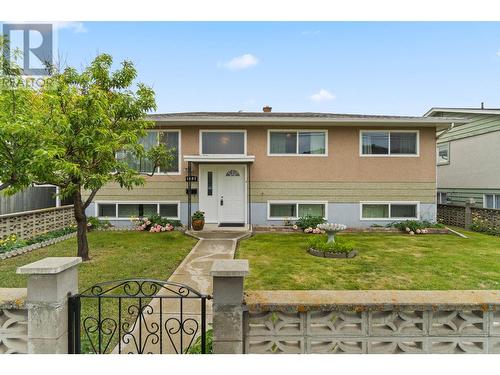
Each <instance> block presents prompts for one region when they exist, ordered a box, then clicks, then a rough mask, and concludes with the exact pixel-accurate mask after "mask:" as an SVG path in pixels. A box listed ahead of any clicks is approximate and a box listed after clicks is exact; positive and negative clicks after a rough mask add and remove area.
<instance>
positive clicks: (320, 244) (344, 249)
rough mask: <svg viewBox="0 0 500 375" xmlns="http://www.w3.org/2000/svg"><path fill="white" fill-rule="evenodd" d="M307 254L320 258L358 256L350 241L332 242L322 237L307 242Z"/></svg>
mask: <svg viewBox="0 0 500 375" xmlns="http://www.w3.org/2000/svg"><path fill="white" fill-rule="evenodd" d="M307 252H308V253H309V254H311V255H314V256H317V257H321V258H354V257H355V256H356V255H358V252H357V251H356V250H354V243H353V242H352V241H347V240H345V239H342V240H340V239H338V240H337V241H333V240H331V239H328V238H325V237H323V236H321V237H319V236H318V237H314V238H312V239H311V240H310V241H309V245H308V248H307Z"/></svg>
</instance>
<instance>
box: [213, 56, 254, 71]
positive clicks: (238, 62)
mask: <svg viewBox="0 0 500 375" xmlns="http://www.w3.org/2000/svg"><path fill="white" fill-rule="evenodd" d="M258 63H259V59H257V58H256V57H255V56H254V55H251V54H249V53H246V54H244V55H241V56H237V57H233V58H232V59H231V60H229V61H228V62H225V63H222V64H221V63H219V64H218V65H219V67H223V68H227V69H229V70H243V69H248V68H251V67H252V66H255V65H257V64H258Z"/></svg>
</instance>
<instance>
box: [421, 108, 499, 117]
mask: <svg viewBox="0 0 500 375" xmlns="http://www.w3.org/2000/svg"><path fill="white" fill-rule="evenodd" d="M443 113H472V114H481V115H500V108H466V107H455V108H454V107H432V108H431V109H429V110H428V111H427V112H425V113H424V117H430V116H435V115H437V114H443Z"/></svg>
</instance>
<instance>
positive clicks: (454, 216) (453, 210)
mask: <svg viewBox="0 0 500 375" xmlns="http://www.w3.org/2000/svg"><path fill="white" fill-rule="evenodd" d="M437 220H438V222H439V223H442V224H446V225H453V226H455V227H461V228H464V227H465V207H464V206H454V205H451V204H438V208H437Z"/></svg>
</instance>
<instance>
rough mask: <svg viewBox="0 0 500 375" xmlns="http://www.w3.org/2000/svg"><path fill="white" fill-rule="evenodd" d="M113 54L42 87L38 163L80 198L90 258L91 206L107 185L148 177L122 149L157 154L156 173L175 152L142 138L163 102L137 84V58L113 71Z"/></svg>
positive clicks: (83, 244) (47, 176)
mask: <svg viewBox="0 0 500 375" xmlns="http://www.w3.org/2000/svg"><path fill="white" fill-rule="evenodd" d="M112 63H113V59H112V57H111V56H110V55H107V54H101V55H98V56H97V57H96V58H95V59H94V60H93V61H92V63H91V64H90V65H89V66H88V67H86V68H84V69H83V70H82V71H81V72H78V71H77V70H76V69H73V68H66V69H64V70H55V69H53V71H52V72H51V76H50V78H49V79H48V82H47V83H46V85H45V86H44V88H42V89H41V91H40V100H41V106H42V110H41V121H42V123H43V124H44V128H43V134H42V135H41V136H42V138H43V139H44V147H43V148H40V149H38V150H36V156H35V159H34V161H33V165H34V169H35V170H36V180H37V181H38V182H40V183H46V184H52V185H55V186H58V187H59V188H60V193H61V196H62V197H63V198H64V197H72V198H73V200H74V214H75V219H76V222H77V239H78V256H80V257H82V259H83V260H88V259H89V248H88V242H87V235H86V234H87V216H86V215H85V209H86V208H87V207H88V206H89V205H90V203H91V202H92V200H93V198H94V197H95V195H96V194H97V192H98V191H99V189H101V188H102V187H103V186H104V185H106V184H107V183H110V182H117V183H118V184H119V185H120V186H121V187H123V188H126V189H132V188H133V187H135V186H138V185H142V184H143V183H144V178H143V176H141V175H140V174H139V173H138V172H137V171H136V170H134V169H132V168H131V167H129V166H128V165H127V163H126V162H125V161H124V160H120V159H118V158H116V155H117V153H119V152H120V151H126V152H129V153H132V154H133V155H135V157H144V158H149V159H150V160H151V161H152V163H151V164H152V165H153V168H152V171H151V173H150V175H152V174H154V171H155V170H156V169H157V167H158V166H161V167H163V168H167V167H168V165H169V164H170V163H171V162H172V160H173V155H172V153H171V150H168V149H166V148H165V147H164V146H157V147H154V148H152V149H150V150H148V151H146V150H145V149H144V147H143V146H142V145H140V144H139V143H138V141H139V139H140V138H141V137H142V136H144V135H145V134H146V132H145V129H147V128H149V127H151V125H152V123H151V122H150V121H148V120H147V119H146V114H147V112H149V111H151V110H154V109H155V108H156V103H155V97H154V92H153V90H152V89H150V88H149V87H147V86H145V85H144V84H141V83H139V84H137V86H136V89H135V90H134V89H133V83H134V80H135V78H136V76H137V72H136V69H135V68H134V66H133V64H132V63H131V62H129V61H124V62H123V63H122V64H121V67H120V68H119V69H117V70H115V71H111V66H112Z"/></svg>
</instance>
